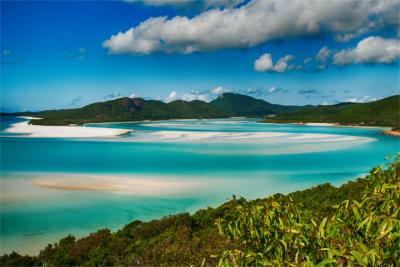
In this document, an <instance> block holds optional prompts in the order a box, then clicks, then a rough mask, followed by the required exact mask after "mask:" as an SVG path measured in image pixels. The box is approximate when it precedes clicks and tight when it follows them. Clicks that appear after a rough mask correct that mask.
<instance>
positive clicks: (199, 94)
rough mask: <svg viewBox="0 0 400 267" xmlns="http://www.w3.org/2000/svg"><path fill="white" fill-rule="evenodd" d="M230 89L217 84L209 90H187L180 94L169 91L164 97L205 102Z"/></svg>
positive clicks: (171, 99)
mask: <svg viewBox="0 0 400 267" xmlns="http://www.w3.org/2000/svg"><path fill="white" fill-rule="evenodd" d="M229 91H230V90H229V89H226V88H224V87H222V86H217V87H214V88H212V89H209V90H203V91H192V92H186V93H182V94H179V93H178V92H177V91H172V92H170V93H169V95H168V96H167V97H166V98H164V101H165V102H167V103H168V102H171V101H174V100H178V99H179V100H183V101H193V100H201V101H205V102H209V101H211V100H213V99H215V98H216V97H217V96H219V95H221V94H223V93H226V92H229Z"/></svg>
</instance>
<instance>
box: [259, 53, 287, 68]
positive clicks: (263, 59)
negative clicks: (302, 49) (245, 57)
mask: <svg viewBox="0 0 400 267" xmlns="http://www.w3.org/2000/svg"><path fill="white" fill-rule="evenodd" d="M293 59H294V56H292V55H286V56H284V57H282V58H280V59H279V60H278V61H277V62H276V63H275V64H274V63H273V61H272V56H271V54H268V53H265V54H263V55H262V56H260V57H259V58H258V59H256V61H254V70H255V71H270V72H285V71H286V70H289V69H292V67H291V66H289V65H288V63H289V61H291V60H293Z"/></svg>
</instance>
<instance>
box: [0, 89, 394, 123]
mask: <svg viewBox="0 0 400 267" xmlns="http://www.w3.org/2000/svg"><path fill="white" fill-rule="evenodd" d="M1 115H25V116H34V117H40V118H43V119H41V120H32V121H31V123H32V124H38V125H68V124H83V123H90V122H112V121H138V120H166V119H211V118H226V117H230V116H245V117H261V116H267V115H275V117H265V119H264V121H263V122H279V123H290V122H331V123H341V124H348V125H376V126H392V127H394V128H396V127H400V96H399V95H396V96H391V97H388V98H385V99H382V100H378V101H375V102H370V103H340V104H337V105H330V106H284V105H276V104H271V103H268V102H266V101H264V100H262V99H255V98H253V97H250V96H245V95H240V94H233V93H224V94H222V95H221V96H219V97H218V98H217V99H215V100H214V101H211V102H210V103H207V102H204V101H200V100H194V101H191V102H187V101H182V100H176V101H173V102H170V103H164V102H162V101H158V100H144V99H142V98H128V97H124V98H119V99H115V100H110V101H106V102H98V103H93V104H90V105H87V106H84V107H82V108H76V109H61V110H47V111H40V112H22V113H13V114H6V113H2V114H1Z"/></svg>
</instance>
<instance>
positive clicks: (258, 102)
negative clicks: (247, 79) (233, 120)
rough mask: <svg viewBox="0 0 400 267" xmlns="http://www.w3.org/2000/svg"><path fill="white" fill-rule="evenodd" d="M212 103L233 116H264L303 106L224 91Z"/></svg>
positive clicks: (298, 108)
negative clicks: (286, 104)
mask: <svg viewBox="0 0 400 267" xmlns="http://www.w3.org/2000/svg"><path fill="white" fill-rule="evenodd" d="M210 104H212V105H214V106H216V107H218V108H220V109H221V110H223V111H225V112H227V113H229V114H231V115H232V116H250V117H251V116H254V117H258V116H263V115H271V114H278V113H285V112H290V111H295V110H300V109H302V108H304V107H301V106H283V105H275V104H271V103H268V102H266V101H264V100H262V99H256V98H253V97H250V96H246V95H240V94H233V93H224V94H222V95H221V96H219V97H218V98H217V99H215V100H214V101H211V102H210Z"/></svg>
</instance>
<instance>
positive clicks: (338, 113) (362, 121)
mask: <svg viewBox="0 0 400 267" xmlns="http://www.w3.org/2000/svg"><path fill="white" fill-rule="evenodd" d="M264 122H282V123H285V122H329V123H340V124H346V125H371V126H392V127H399V126H400V95H395V96H390V97H387V98H385V99H381V100H378V101H375V102H370V103H340V104H337V105H330V106H317V107H308V108H305V109H302V110H299V111H295V112H289V113H285V114H279V115H277V116H275V117H274V118H265V120H264Z"/></svg>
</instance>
